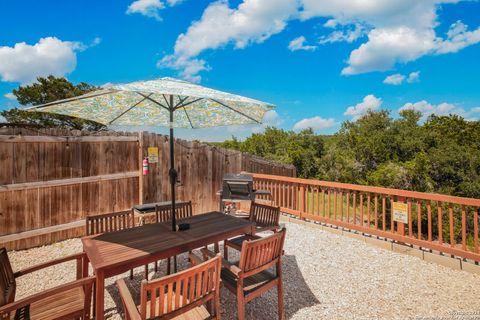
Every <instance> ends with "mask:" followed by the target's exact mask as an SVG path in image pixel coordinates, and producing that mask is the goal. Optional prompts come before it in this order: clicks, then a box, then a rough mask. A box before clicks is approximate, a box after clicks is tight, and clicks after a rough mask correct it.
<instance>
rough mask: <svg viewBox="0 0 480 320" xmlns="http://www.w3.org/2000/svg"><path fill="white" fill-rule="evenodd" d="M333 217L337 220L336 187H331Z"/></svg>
mask: <svg viewBox="0 0 480 320" xmlns="http://www.w3.org/2000/svg"><path fill="white" fill-rule="evenodd" d="M333 218H334V219H335V220H337V189H333Z"/></svg>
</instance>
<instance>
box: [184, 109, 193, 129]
mask: <svg viewBox="0 0 480 320" xmlns="http://www.w3.org/2000/svg"><path fill="white" fill-rule="evenodd" d="M182 108H183V111H184V112H185V115H186V116H187V119H188V122H190V126H191V127H192V129H195V128H194V127H193V124H192V120H190V116H189V115H188V112H187V109H185V107H184V106H182Z"/></svg>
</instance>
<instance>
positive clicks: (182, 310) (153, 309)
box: [117, 255, 221, 320]
mask: <svg viewBox="0 0 480 320" xmlns="http://www.w3.org/2000/svg"><path fill="white" fill-rule="evenodd" d="M191 256H192V257H191V258H192V259H193V260H194V261H197V263H194V266H193V267H191V268H190V269H187V270H184V271H181V272H179V273H175V274H172V275H168V276H165V277H163V278H160V279H155V280H150V281H147V280H144V281H143V282H142V285H141V289H140V305H139V306H137V305H135V302H134V300H133V298H132V296H131V294H130V292H129V290H128V288H127V286H126V284H125V281H124V280H123V279H120V280H118V281H117V286H118V289H119V292H120V297H121V299H122V303H123V307H124V311H125V319H127V320H145V319H185V320H186V319H188V320H190V319H191V320H195V319H220V270H221V258H220V257H216V258H215V259H211V260H208V261H205V262H201V261H199V262H200V263H199V262H198V258H196V257H195V256H193V255H191ZM205 304H209V305H210V306H211V307H212V309H213V310H211V311H212V313H210V312H209V311H208V310H207V308H206V307H205V306H204V305H205Z"/></svg>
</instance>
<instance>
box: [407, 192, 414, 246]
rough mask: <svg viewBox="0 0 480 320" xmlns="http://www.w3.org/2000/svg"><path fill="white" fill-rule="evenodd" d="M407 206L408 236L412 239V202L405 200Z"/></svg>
mask: <svg viewBox="0 0 480 320" xmlns="http://www.w3.org/2000/svg"><path fill="white" fill-rule="evenodd" d="M407 206H408V235H409V236H410V237H413V230H412V229H413V226H412V225H413V221H412V200H411V199H410V198H408V199H407Z"/></svg>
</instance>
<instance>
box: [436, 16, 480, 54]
mask: <svg viewBox="0 0 480 320" xmlns="http://www.w3.org/2000/svg"><path fill="white" fill-rule="evenodd" d="M479 42H480V28H478V29H476V30H474V31H468V26H467V25H466V24H464V23H463V22H462V21H460V20H458V21H457V22H455V23H454V24H452V25H451V26H450V29H449V30H448V32H447V39H445V40H443V41H440V42H439V44H438V47H437V49H436V53H437V54H444V53H451V52H458V51H460V50H461V49H463V48H465V47H468V46H470V45H473V44H476V43H479Z"/></svg>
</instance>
